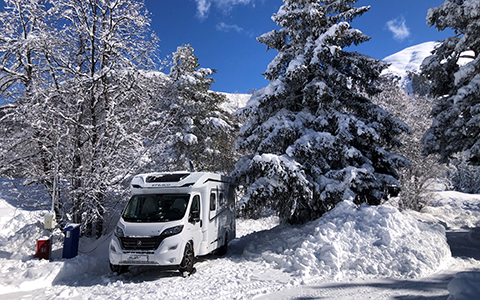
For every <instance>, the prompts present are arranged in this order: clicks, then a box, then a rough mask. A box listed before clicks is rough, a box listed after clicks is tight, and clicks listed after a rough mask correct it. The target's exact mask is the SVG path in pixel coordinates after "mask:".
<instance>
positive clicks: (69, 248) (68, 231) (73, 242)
mask: <svg viewBox="0 0 480 300" xmlns="http://www.w3.org/2000/svg"><path fill="white" fill-rule="evenodd" d="M63 230H64V233H65V240H64V242H63V258H73V257H75V256H77V254H78V240H79V239H80V224H67V226H66V227H65V228H64V229H63Z"/></svg>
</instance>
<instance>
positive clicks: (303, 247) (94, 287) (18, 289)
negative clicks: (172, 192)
mask: <svg viewBox="0 0 480 300" xmlns="http://www.w3.org/2000/svg"><path fill="white" fill-rule="evenodd" d="M29 189H30V188H29ZM32 191H33V192H35V193H31V191H30V190H25V188H23V187H22V184H21V181H19V180H15V181H11V180H7V179H1V180H0V298H1V299H12V300H16V299H32V298H35V299H37V300H43V299H74V300H80V299H102V300H103V299H107V300H109V299H112V300H113V299H166V298H168V299H253V298H256V299H299V298H302V299H303V298H305V299H307V298H308V299H310V298H318V297H322V298H324V299H340V298H341V299H378V298H383V299H392V298H396V297H397V296H398V297H400V296H402V295H403V296H409V297H415V296H417V297H421V298H429V297H432V298H435V297H437V298H438V297H442V298H444V297H445V296H446V295H448V290H447V285H448V283H449V282H450V281H452V279H453V275H454V274H455V273H458V272H460V271H467V270H471V269H472V268H475V269H478V268H480V262H479V261H477V260H476V259H473V258H469V257H468V256H467V257H464V258H461V257H455V256H454V257H452V254H451V251H450V247H451V245H450V247H449V244H447V240H446V234H445V229H444V227H443V226H441V225H439V224H444V225H445V224H448V225H447V226H448V228H449V229H450V230H458V229H460V228H464V227H471V226H476V224H477V222H478V219H479V217H480V208H479V203H480V197H479V196H478V195H477V196H472V195H464V194H461V193H453V192H443V193H437V194H436V198H434V199H432V207H433V208H432V209H431V210H429V211H426V212H425V213H418V214H406V213H402V212H399V211H398V210H397V209H396V208H394V207H392V206H388V205H382V206H378V207H370V206H366V205H362V206H360V207H358V208H357V207H355V205H353V203H351V202H349V201H344V202H341V203H340V204H339V205H338V206H337V207H336V208H335V209H334V210H332V211H331V212H329V213H328V214H327V215H325V216H324V217H322V218H321V219H319V220H317V221H313V222H310V223H308V224H305V225H302V226H288V225H279V224H278V218H276V217H268V218H263V219H259V220H241V219H239V220H238V221H237V239H235V240H234V241H232V242H231V243H230V245H229V254H227V256H225V257H217V256H207V257H203V258H199V260H198V261H197V264H196V267H197V273H196V274H194V275H192V276H190V277H188V278H185V279H184V278H182V277H181V276H179V273H178V272H173V273H172V272H170V273H169V272H162V271H159V270H157V269H155V268H147V267H131V268H130V272H129V273H126V274H124V275H121V276H117V275H115V274H113V273H111V272H110V270H109V267H108V241H109V238H110V237H109V235H107V236H104V237H102V238H101V239H99V240H98V241H93V240H87V239H81V241H80V249H79V252H80V254H79V256H77V257H75V258H73V259H62V258H61V247H62V240H63V238H62V236H63V235H62V233H61V230H60V229H56V230H55V231H54V234H53V237H54V240H53V243H54V246H53V254H52V257H53V260H52V261H51V262H48V261H46V260H38V259H35V258H33V254H34V252H35V241H36V239H39V238H42V237H43V236H48V235H50V233H49V232H48V231H45V230H43V229H42V227H43V216H44V215H45V213H46V212H47V210H46V208H47V207H48V206H45V207H42V206H36V207H35V206H34V205H31V203H37V201H34V200H35V199H34V198H33V199H32V198H31V197H32V196H33V197H36V196H35V195H38V191H34V190H32ZM32 200H33V201H32ZM472 232H474V231H472ZM447 236H448V234H447ZM470 239H471V240H472V242H473V243H476V244H475V245H478V243H480V239H479V237H478V236H477V235H470ZM475 251H478V249H477V250H475ZM475 276H477V277H478V273H460V274H459V275H458V276H456V277H455V279H454V280H453V281H452V283H451V284H450V286H449V289H450V290H451V291H452V292H453V293H456V292H455V291H457V290H460V291H462V293H464V292H465V291H467V292H476V291H475V289H472V288H469V289H465V287H467V285H468V284H469V283H470V282H471V281H472V279H475V278H476V277H475ZM387 278H388V280H390V281H389V283H388V285H391V288H390V289H389V288H388V285H387V284H386V282H385V281H384V280H386V279H387ZM359 280H361V281H359ZM432 281H435V282H437V283H436V284H435V287H432V288H423V287H424V286H425V285H426V284H428V283H429V282H432ZM395 282H396V284H395ZM332 285H335V286H338V287H337V288H334V289H332V288H329V286H332ZM349 285H351V286H350V287H349ZM378 285H384V288H382V289H377V288H375V286H378ZM342 286H343V288H342ZM467 299H468V298H467Z"/></svg>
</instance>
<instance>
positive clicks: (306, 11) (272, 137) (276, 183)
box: [233, 0, 409, 223]
mask: <svg viewBox="0 0 480 300" xmlns="http://www.w3.org/2000/svg"><path fill="white" fill-rule="evenodd" d="M356 2H357V1H352V0H350V1H343V0H342V1H319V0H315V1H312V0H309V1H307V0H297V1H294V0H285V1H284V4H283V5H282V6H281V7H280V9H279V11H278V13H276V14H274V15H273V17H272V19H273V20H274V21H275V22H276V23H277V25H278V26H280V27H281V28H280V29H276V30H273V31H271V32H268V33H265V34H263V35H262V36H260V37H259V38H258V40H259V41H260V42H261V43H263V44H265V45H267V47H268V49H276V50H277V51H278V54H277V56H276V57H275V58H274V59H273V61H272V62H271V63H270V64H269V66H268V68H267V70H266V72H265V74H264V75H265V77H266V78H267V79H268V80H270V83H269V85H268V86H267V87H265V88H263V89H262V90H260V91H257V92H255V93H254V94H253V96H252V98H251V100H250V101H249V104H248V105H247V107H246V108H245V109H244V110H243V111H242V112H243V114H244V115H246V116H248V117H249V118H250V119H249V120H248V121H247V122H246V123H245V124H244V126H243V127H242V129H241V132H240V138H239V140H238V147H239V149H240V150H241V151H245V153H248V154H247V155H245V156H244V157H243V158H242V159H240V161H239V162H238V163H237V165H236V169H235V171H234V172H233V174H234V175H235V176H236V177H237V179H238V180H239V182H240V183H241V184H242V185H243V186H245V187H247V188H248V191H247V192H246V194H245V196H244V201H245V203H246V206H245V208H246V210H247V211H250V212H251V214H252V215H259V214H261V211H262V210H263V209H264V208H267V209H274V210H275V211H277V212H278V213H279V215H280V217H281V219H282V220H284V221H288V222H291V223H302V222H305V221H308V220H312V219H316V218H318V217H320V216H321V215H322V214H323V213H325V212H326V211H328V210H330V209H332V208H333V207H335V205H336V204H337V203H338V202H340V201H342V200H345V199H351V200H354V201H355V202H356V203H361V202H366V203H369V204H379V203H381V202H382V199H385V198H386V197H387V190H388V188H389V187H390V186H398V181H397V179H398V174H397V171H396V168H399V167H402V166H406V165H408V161H407V160H406V159H405V158H404V157H402V156H399V155H395V154H392V153H391V152H389V150H387V149H390V148H391V147H393V146H396V145H399V144H400V142H399V140H398V139H397V138H396V136H397V135H399V134H401V133H402V132H408V131H409V128H408V126H407V125H406V124H405V123H404V122H402V121H399V120H397V119H394V118H393V117H392V115H391V114H390V113H389V112H387V111H385V110H383V109H382V108H380V107H379V106H378V105H376V104H374V103H372V101H371V100H370V99H369V98H368V95H372V94H375V93H377V92H378V89H377V88H376V87H375V85H374V81H375V79H377V78H378V76H379V75H380V72H381V71H382V70H383V69H384V68H385V67H386V64H385V63H382V62H381V61H379V60H377V59H374V58H371V57H369V56H366V55H362V54H359V53H356V52H346V51H344V50H343V49H344V48H345V47H348V46H350V45H352V44H359V43H362V42H365V41H367V40H368V39H369V37H367V36H366V35H364V34H363V33H361V32H360V31H359V30H356V29H354V28H351V27H350V24H349V23H348V22H350V21H352V20H353V19H354V18H356V17H358V16H360V15H362V14H363V13H365V12H367V11H368V10H369V7H360V8H356V7H354V4H355V3H356ZM362 92H364V93H365V94H362ZM365 95H367V96H365Z"/></svg>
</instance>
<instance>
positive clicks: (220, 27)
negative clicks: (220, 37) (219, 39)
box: [217, 22, 244, 33]
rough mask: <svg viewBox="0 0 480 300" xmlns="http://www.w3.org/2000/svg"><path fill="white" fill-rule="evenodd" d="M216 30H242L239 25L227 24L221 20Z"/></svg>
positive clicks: (239, 31) (240, 31)
mask: <svg viewBox="0 0 480 300" xmlns="http://www.w3.org/2000/svg"><path fill="white" fill-rule="evenodd" d="M217 30H218V31H225V32H229V31H231V30H235V31H236V32H238V33H242V32H243V31H244V30H243V28H242V27H239V26H238V25H235V24H234V25H228V24H225V23H223V22H221V23H219V24H217Z"/></svg>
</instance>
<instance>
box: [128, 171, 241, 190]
mask: <svg viewBox="0 0 480 300" xmlns="http://www.w3.org/2000/svg"><path fill="white" fill-rule="evenodd" d="M209 180H214V181H221V182H230V183H233V179H232V178H231V177H228V176H223V175H220V174H216V173H209V172H163V173H146V174H138V175H135V177H133V179H132V183H131V188H132V189H143V188H170V187H189V186H195V185H201V184H204V183H205V182H206V181H209Z"/></svg>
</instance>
